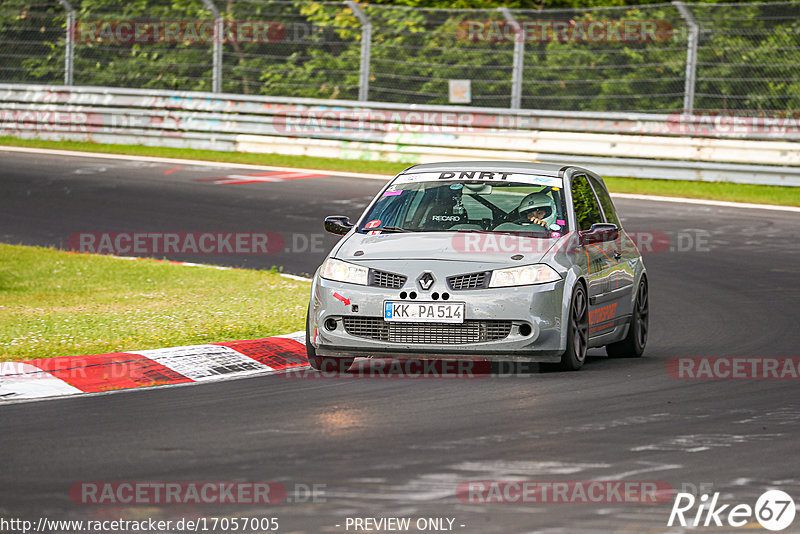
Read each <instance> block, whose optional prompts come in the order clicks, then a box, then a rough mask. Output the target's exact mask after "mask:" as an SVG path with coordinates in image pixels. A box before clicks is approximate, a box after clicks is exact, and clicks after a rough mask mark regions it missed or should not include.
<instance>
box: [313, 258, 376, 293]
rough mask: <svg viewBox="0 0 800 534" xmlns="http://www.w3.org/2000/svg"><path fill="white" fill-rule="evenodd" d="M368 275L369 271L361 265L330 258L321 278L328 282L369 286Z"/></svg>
mask: <svg viewBox="0 0 800 534" xmlns="http://www.w3.org/2000/svg"><path fill="white" fill-rule="evenodd" d="M368 273H369V269H367V268H366V267H362V266H361V265H356V264H354V263H348V262H346V261H342V260H335V259H333V258H328V260H327V261H326V262H325V265H323V266H322V273H321V275H320V276H322V278H326V279H328V280H335V281H337V282H347V283H348V284H358V285H361V286H365V285H367V275H368Z"/></svg>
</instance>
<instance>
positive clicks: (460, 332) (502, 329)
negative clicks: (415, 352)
mask: <svg viewBox="0 0 800 534" xmlns="http://www.w3.org/2000/svg"><path fill="white" fill-rule="evenodd" d="M344 329H345V332H347V333H348V334H350V335H351V336H356V337H364V338H368V339H374V340H376V341H386V342H389V343H418V344H421V345H425V344H440V345H466V344H469V343H480V342H483V341H497V340H499V339H505V338H507V337H508V334H509V333H510V332H511V321H476V320H467V321H464V322H463V323H460V324H443V323H392V322H386V321H384V320H383V318H382V317H344Z"/></svg>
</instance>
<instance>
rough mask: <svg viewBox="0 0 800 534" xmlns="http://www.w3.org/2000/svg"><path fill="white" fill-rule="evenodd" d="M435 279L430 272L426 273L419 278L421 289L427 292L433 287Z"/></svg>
mask: <svg viewBox="0 0 800 534" xmlns="http://www.w3.org/2000/svg"><path fill="white" fill-rule="evenodd" d="M433 282H434V278H433V275H432V274H431V272H430V271H425V272H424V273H422V274H421V275H420V277H419V278H417V283H418V284H419V287H420V289H422V290H424V291H427V290H429V289H430V288H431V287H432V286H433Z"/></svg>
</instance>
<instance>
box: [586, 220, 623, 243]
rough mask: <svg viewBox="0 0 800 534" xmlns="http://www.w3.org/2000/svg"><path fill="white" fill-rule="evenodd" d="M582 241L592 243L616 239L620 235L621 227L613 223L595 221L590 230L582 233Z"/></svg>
mask: <svg viewBox="0 0 800 534" xmlns="http://www.w3.org/2000/svg"><path fill="white" fill-rule="evenodd" d="M580 235H581V243H583V244H584V245H591V244H592V243H601V242H603V241H615V240H616V239H617V238H618V237H619V227H618V226H617V225H616V224H612V223H595V224H593V225H592V227H591V228H590V229H589V230H585V231H583V232H581V233H580Z"/></svg>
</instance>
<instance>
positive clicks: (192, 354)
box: [0, 332, 308, 402]
mask: <svg viewBox="0 0 800 534" xmlns="http://www.w3.org/2000/svg"><path fill="white" fill-rule="evenodd" d="M306 365H308V360H307V358H306V346H305V332H295V333H293V334H287V335H282V336H274V337H267V338H263V339H249V340H243V341H226V342H223V343H210V344H207V345H190V346H185V347H172V348H166V349H152V350H140V351H131V352H115V353H110V354H95V355H91V356H65V357H58V358H46V359H41V360H30V361H26V362H0V402H2V401H17V400H29V399H41V398H47V397H60V396H64V395H77V394H81V393H101V392H109V391H117V390H124V389H131V388H139V387H152V386H164V385H174V384H185V383H191V382H206V381H212V380H225V379H231V378H239V377H243V376H250V375H256V374H265V373H273V372H276V371H282V370H284V369H290V368H294V367H304V366H306Z"/></svg>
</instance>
